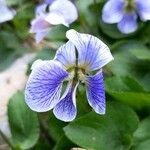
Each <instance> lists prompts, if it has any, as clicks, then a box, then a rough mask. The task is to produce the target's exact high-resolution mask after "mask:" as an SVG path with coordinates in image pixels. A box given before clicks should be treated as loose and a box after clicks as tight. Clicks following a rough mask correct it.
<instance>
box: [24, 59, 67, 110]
mask: <svg viewBox="0 0 150 150" xmlns="http://www.w3.org/2000/svg"><path fill="white" fill-rule="evenodd" d="M66 77H68V73H67V72H66V71H65V70H64V69H63V68H62V65H61V64H60V63H59V62H56V61H39V60H38V62H35V64H33V66H32V72H31V74H30V76H29V79H28V82H27V84H26V89H25V100H26V103H27V105H28V106H29V107H30V108H31V109H32V110H34V111H37V112H45V111H48V110H50V109H52V108H53V107H54V106H55V105H56V104H57V103H58V102H59V101H60V94H61V88H62V82H63V81H64V79H65V78H66Z"/></svg>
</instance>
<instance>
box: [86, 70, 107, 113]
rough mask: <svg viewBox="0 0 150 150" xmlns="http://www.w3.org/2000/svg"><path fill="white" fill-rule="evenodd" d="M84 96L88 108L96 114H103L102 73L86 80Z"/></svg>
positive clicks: (103, 91) (103, 92)
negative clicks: (85, 96) (88, 105)
mask: <svg viewBox="0 0 150 150" xmlns="http://www.w3.org/2000/svg"><path fill="white" fill-rule="evenodd" d="M86 82H87V85H86V88H87V89H86V94H87V99H88V102H89V104H90V106H91V107H92V108H93V109H94V111H95V112H96V113H98V114H105V90H104V81H103V74H102V71H99V72H98V73H97V74H96V75H94V76H88V77H87V79H86Z"/></svg>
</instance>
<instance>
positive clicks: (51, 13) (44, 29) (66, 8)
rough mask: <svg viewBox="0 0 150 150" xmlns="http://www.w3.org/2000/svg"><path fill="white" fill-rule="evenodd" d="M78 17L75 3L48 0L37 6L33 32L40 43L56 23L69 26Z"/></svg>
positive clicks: (63, 0)
mask: <svg viewBox="0 0 150 150" xmlns="http://www.w3.org/2000/svg"><path fill="white" fill-rule="evenodd" d="M77 18H78V12H77V9H76V7H75V5H74V4H73V3H72V2H71V1H69V0H46V1H45V3H43V4H41V5H39V6H38V7H37V8H36V18H35V19H33V21H32V22H31V28H30V32H31V33H36V35H35V39H36V42H37V43H39V42H40V41H41V40H42V39H43V38H44V37H45V36H46V35H47V34H48V32H49V31H50V30H51V27H53V26H54V25H59V24H63V25H65V26H67V27H68V26H69V25H70V24H71V23H72V22H74V21H75V20H76V19H77Z"/></svg>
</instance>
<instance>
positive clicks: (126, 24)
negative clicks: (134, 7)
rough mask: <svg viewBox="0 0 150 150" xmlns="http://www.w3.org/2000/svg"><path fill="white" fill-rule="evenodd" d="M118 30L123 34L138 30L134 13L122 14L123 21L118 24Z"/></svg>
mask: <svg viewBox="0 0 150 150" xmlns="http://www.w3.org/2000/svg"><path fill="white" fill-rule="evenodd" d="M117 26H118V29H119V30H120V31H121V32H122V33H125V34H128V33H132V32H135V31H136V30H137V28H138V25H137V15H136V13H134V12H133V13H127V14H124V17H123V19H122V20H121V21H120V22H119V23H118V25H117Z"/></svg>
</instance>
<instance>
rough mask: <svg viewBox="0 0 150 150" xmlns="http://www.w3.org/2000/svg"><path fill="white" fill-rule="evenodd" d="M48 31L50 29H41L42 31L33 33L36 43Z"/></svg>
mask: <svg viewBox="0 0 150 150" xmlns="http://www.w3.org/2000/svg"><path fill="white" fill-rule="evenodd" d="M49 31H50V29H48V30H45V31H42V32H37V33H36V35H35V41H36V43H40V42H41V41H42V40H43V38H44V37H45V36H46V35H47V34H48V32H49Z"/></svg>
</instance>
